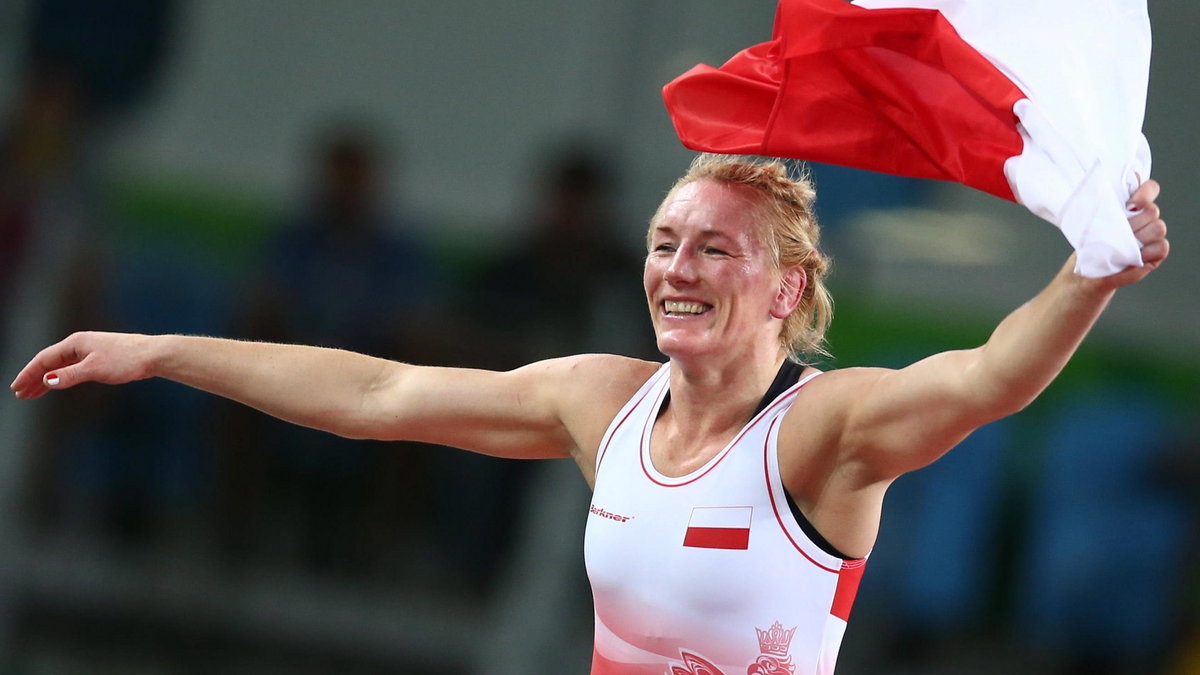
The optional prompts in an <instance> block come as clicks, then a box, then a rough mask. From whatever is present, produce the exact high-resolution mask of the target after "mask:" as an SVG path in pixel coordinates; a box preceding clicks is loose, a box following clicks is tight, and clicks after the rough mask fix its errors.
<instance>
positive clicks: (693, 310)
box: [663, 300, 708, 314]
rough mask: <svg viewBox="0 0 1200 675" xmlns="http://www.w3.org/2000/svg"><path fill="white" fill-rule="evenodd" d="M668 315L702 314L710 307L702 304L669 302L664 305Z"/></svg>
mask: <svg viewBox="0 0 1200 675" xmlns="http://www.w3.org/2000/svg"><path fill="white" fill-rule="evenodd" d="M663 304H664V306H665V307H666V309H667V313H668V314H700V313H701V312H703V311H704V310H706V309H708V305H705V304H703V303H700V302H678V301H675V300H667V301H666V302H664V303H663Z"/></svg>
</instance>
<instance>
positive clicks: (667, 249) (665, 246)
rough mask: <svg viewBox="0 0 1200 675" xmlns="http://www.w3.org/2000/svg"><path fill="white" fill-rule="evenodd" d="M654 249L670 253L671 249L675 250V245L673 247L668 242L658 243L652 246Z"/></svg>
mask: <svg viewBox="0 0 1200 675" xmlns="http://www.w3.org/2000/svg"><path fill="white" fill-rule="evenodd" d="M654 250H655V251H656V252H657V251H662V252H665V253H670V252H671V251H674V250H675V247H674V246H672V245H670V244H658V245H657V246H655V247H654Z"/></svg>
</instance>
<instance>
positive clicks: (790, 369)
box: [751, 359, 855, 560]
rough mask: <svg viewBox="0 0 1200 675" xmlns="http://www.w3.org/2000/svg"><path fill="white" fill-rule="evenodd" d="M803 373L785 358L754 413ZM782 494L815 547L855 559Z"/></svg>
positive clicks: (794, 363) (785, 494)
mask: <svg viewBox="0 0 1200 675" xmlns="http://www.w3.org/2000/svg"><path fill="white" fill-rule="evenodd" d="M803 373H804V366H802V365H800V364H798V363H796V362H794V361H791V360H790V359H785V360H784V362H783V365H782V366H780V367H779V373H778V374H776V375H775V381H774V382H772V383H771V386H770V387H769V388H768V389H767V393H766V394H765V395H764V396H763V398H762V401H759V403H758V407H757V408H755V409H754V415H757V414H758V413H760V412H762V411H763V410H766V409H767V406H769V405H771V402H772V401H774V400H775V399H776V398H779V395H780V394H782V393H783V392H785V391H787V390H788V389H789V388H791V386H792V385H794V384H796V383H797V382H799V381H800V375H801V374H803ZM754 415H751V417H754ZM783 494H784V496H786V497H787V503H788V508H789V509H791V511H792V517H794V518H795V519H796V524H798V525H799V526H800V529H801V530H802V531H803V532H804V534H805V536H807V537H808V538H809V539H811V540H812V542H813V543H814V544H816V545H817V548H819V549H821V550H822V551H824V552H826V553H828V554H829V555H831V556H835V557H837V558H841V559H842V560H855V558H852V557H850V556H848V555H846V554H844V553H842V552H841V551H839V550H837V548H835V547H834V546H833V544H830V543H829V541H828V540H826V539H825V537H822V536H821V533H820V532H817V528H815V527H813V524H812V523H810V522H808V518H806V517H805V516H804V514H803V513H801V512H800V507H799V506H796V500H795V499H792V495H791V493H790V492H788V490H787V488H786V487H785V488H784V489H783Z"/></svg>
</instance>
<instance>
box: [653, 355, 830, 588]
mask: <svg viewBox="0 0 1200 675" xmlns="http://www.w3.org/2000/svg"><path fill="white" fill-rule="evenodd" d="M813 377H815V375H810V376H808V377H807V378H805V379H804V380H803V381H802V382H798V383H796V384H795V385H793V386H792V387H791V389H789V390H788V391H785V392H784V393H783V394H780V396H779V398H777V399H775V402H774V403H772V404H771V405H769V406H767V407H766V408H764V409H763V410H762V411H761V412H759V413H758V414H757V415H755V416H754V417H753V418H751V419H750V421H749V422H747V423H746V426H744V427H742V430H741V431H739V432H738V435H737V436H734V437H733V440H732V441H730V442H729V443H728V444H726V446H725V447H724V449H722V450H721V452H720V453H719V454H718V455H716V457H717V460H716V461H715V462H712V460H709V461H710V462H712V464H709V465H708V466H707V467H706V468H705V469H704V470H703V471H701V472H700V473H699V474H697V475H695V476H693V477H692V478H689V479H688V480H685V481H683V482H682V483H664V482H662V481H660V480H658V479H657V478H655V477H654V476H652V475H650V470H649V469H648V468H646V455H649V454H650V443H649V441H650V431H651V429H653V428H654V421H655V420H656V419H658V415H653V416H650V417H647V418H646V425H645V427H643V428H642V440H641V443H640V444H639V445H638V458H639V459H640V460H641V463H642V473H644V474H646V478H649V479H650V482H652V483H654V484H655V485H659V486H662V487H683V486H684V485H690V484H692V483H694V482H696V481H698V480H700V479H701V478H703V477H704V476H705V475H706V474H708V472H709V471H712V470H713V469H715V468H716V467H717V465H718V464H720V463H721V460H723V459H725V456H726V455H728V454H729V451H730V450H732V449H733V446H735V445H737V444H738V441H740V440H742V436H745V435H746V434H747V433H749V432H750V430H751V429H753V428H754V425H756V424H758V423H759V422H761V421H762V420H763V418H764V417H766V416H767V414H769V413H770V412H771V411H772V410H774V409H776V408H778V407H779V406H780V405H783V403H784V402H786V401H787V398H788V397H789V396H791V395H792V393H793V392H794V391H799V390H800V389H801V388H802V387H803V386H804V385H806V384H808V382H809V381H810V380H812V379H813ZM660 405H661V404H660ZM768 435H770V434H768ZM680 477H681V478H682V476H680ZM831 571H832V570H831Z"/></svg>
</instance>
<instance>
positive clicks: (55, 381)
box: [46, 377, 58, 387]
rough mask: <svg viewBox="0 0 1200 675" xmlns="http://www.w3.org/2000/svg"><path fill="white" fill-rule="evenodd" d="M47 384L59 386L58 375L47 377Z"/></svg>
mask: <svg viewBox="0 0 1200 675" xmlns="http://www.w3.org/2000/svg"><path fill="white" fill-rule="evenodd" d="M46 384H48V385H50V386H51V387H57V386H58V378H57V377H47V378H46Z"/></svg>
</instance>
